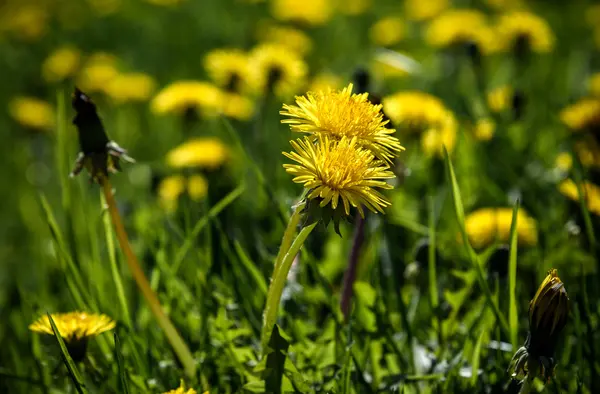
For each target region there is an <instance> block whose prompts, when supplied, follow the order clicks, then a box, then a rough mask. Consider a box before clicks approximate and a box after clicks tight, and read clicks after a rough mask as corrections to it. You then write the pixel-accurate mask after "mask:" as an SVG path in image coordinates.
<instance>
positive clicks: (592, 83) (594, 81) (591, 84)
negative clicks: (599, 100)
mask: <svg viewBox="0 0 600 394" xmlns="http://www.w3.org/2000/svg"><path fill="white" fill-rule="evenodd" d="M588 89H589V91H590V93H591V94H592V95H594V96H597V97H600V72H597V73H594V74H592V75H591V76H590V78H589V79H588Z"/></svg>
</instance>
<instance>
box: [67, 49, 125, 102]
mask: <svg viewBox="0 0 600 394" xmlns="http://www.w3.org/2000/svg"><path fill="white" fill-rule="evenodd" d="M118 74H119V71H118V69H117V58H116V57H114V56H113V55H110V54H108V53H103V52H99V53H95V54H93V55H92V56H90V58H89V59H88V60H87V61H86V63H85V66H84V67H83V69H82V70H81V72H80V73H79V76H78V79H77V86H78V87H79V88H81V89H82V90H84V91H86V92H88V93H93V92H101V91H103V90H104V88H105V87H106V85H107V84H108V83H109V82H110V81H111V80H112V79H113V78H114V77H116V76H117V75H118Z"/></svg>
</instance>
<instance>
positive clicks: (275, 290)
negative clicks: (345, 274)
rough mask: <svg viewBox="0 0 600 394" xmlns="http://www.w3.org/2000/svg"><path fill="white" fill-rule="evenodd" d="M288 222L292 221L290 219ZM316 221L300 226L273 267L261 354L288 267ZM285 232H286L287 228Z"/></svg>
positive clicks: (273, 322) (263, 350) (273, 321)
mask: <svg viewBox="0 0 600 394" xmlns="http://www.w3.org/2000/svg"><path fill="white" fill-rule="evenodd" d="M298 209H299V208H297V210H298ZM290 222H292V220H291V219H290ZM317 223H318V222H314V223H312V224H309V225H308V226H305V227H303V228H302V230H300V233H299V234H298V236H297V237H296V238H295V239H294V241H293V242H292V244H291V246H290V247H289V250H288V251H287V252H286V253H285V256H284V257H283V259H282V260H281V263H280V264H279V265H277V264H276V266H275V268H274V271H273V278H272V280H271V284H270V285H269V291H268V292H267V302H266V305H265V310H264V313H263V327H262V333H261V349H262V352H263V356H264V353H265V350H266V347H267V344H268V343H269V338H270V336H271V331H273V326H274V325H275V321H276V320H277V310H278V309H279V302H280V301H281V294H282V293H283V288H284V287H285V283H286V281H287V276H288V273H289V272H290V268H291V267H292V263H293V261H294V258H295V257H296V255H297V254H298V252H299V251H300V248H301V247H302V245H303V244H304V241H306V238H307V237H308V235H309V234H310V233H311V231H312V230H313V229H314V228H315V226H316V225H317ZM288 227H289V226H288ZM286 233H288V232H287V230H286ZM292 234H293V232H292ZM288 235H289V233H288ZM288 241H289V239H288V238H286V237H285V236H284V240H283V241H282V243H281V244H282V246H285V245H286V244H287V242H288Z"/></svg>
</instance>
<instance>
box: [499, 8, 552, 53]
mask: <svg viewBox="0 0 600 394" xmlns="http://www.w3.org/2000/svg"><path fill="white" fill-rule="evenodd" d="M496 33H497V35H496V37H497V39H498V46H499V49H500V50H504V51H510V50H514V49H515V48H516V49H519V48H517V46H519V45H523V44H525V45H527V48H528V49H529V50H531V51H533V52H538V53H545V52H550V51H552V49H553V48H554V34H553V33H552V30H551V29H550V26H549V25H548V23H547V22H546V21H545V20H544V19H542V18H540V17H539V16H537V15H535V14H532V13H531V12H527V11H512V12H509V13H506V14H504V15H502V16H501V17H500V19H499V21H498V26H497V32H496Z"/></svg>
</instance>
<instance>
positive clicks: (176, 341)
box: [101, 177, 196, 377]
mask: <svg viewBox="0 0 600 394" xmlns="http://www.w3.org/2000/svg"><path fill="white" fill-rule="evenodd" d="M101 183H102V191H103V192H104V198H105V199H106V205H107V206H108V212H109V213H110V218H111V219H112V222H113V225H114V227H115V234H116V235H117V239H118V240H119V245H120V246H121V249H122V250H123V254H124V255H125V261H127V265H129V269H130V270H131V275H132V276H133V279H134V280H135V283H136V284H137V286H138V288H139V290H140V292H141V293H142V295H143V296H144V298H145V299H146V301H147V302H148V306H149V307H150V310H151V311H152V313H153V314H154V317H155V318H156V321H157V322H158V325H159V326H160V327H161V328H162V329H163V331H164V332H165V335H166V336H167V340H168V341H169V343H170V344H171V346H172V347H173V350H174V351H175V354H177V357H178V358H179V361H181V364H182V365H183V369H184V371H185V374H186V375H187V376H189V377H193V376H194V375H195V374H196V362H195V361H194V357H193V356H192V353H191V352H190V350H189V348H188V347H187V345H186V344H185V342H184V341H183V339H182V338H181V335H179V333H178V332H177V329H176V328H175V326H174V325H173V323H171V320H170V319H169V317H168V316H167V315H165V312H164V311H163V309H162V307H161V306H160V301H159V300H158V297H157V296H156V293H154V291H153V290H152V288H151V287H150V283H149V282H148V279H146V275H145V274H144V271H142V267H141V266H140V263H139V262H138V259H137V257H136V255H135V253H133V249H132V248H131V245H130V244H129V239H128V237H127V232H126V231H125V226H124V225H123V221H122V220H121V215H120V214H119V210H118V209H117V203H116V201H115V197H114V195H113V192H112V186H111V184H110V181H109V180H108V178H107V177H102V179H101Z"/></svg>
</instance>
